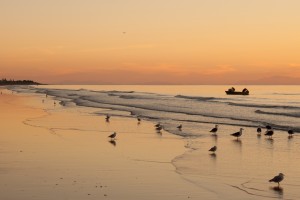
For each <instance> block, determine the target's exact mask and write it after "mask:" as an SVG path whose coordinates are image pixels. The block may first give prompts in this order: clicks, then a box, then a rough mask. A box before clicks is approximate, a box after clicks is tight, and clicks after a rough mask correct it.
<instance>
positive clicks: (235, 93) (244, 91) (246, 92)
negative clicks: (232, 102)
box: [225, 87, 249, 95]
mask: <svg viewBox="0 0 300 200" xmlns="http://www.w3.org/2000/svg"><path fill="white" fill-rule="evenodd" d="M225 92H226V94H227V95H249V90H248V89H247V88H244V89H243V91H242V92H238V91H235V89H234V87H232V88H230V89H228V90H227V91H225Z"/></svg>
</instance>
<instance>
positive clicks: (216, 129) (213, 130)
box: [209, 125, 218, 134]
mask: <svg viewBox="0 0 300 200" xmlns="http://www.w3.org/2000/svg"><path fill="white" fill-rule="evenodd" d="M217 131H218V125H216V126H215V128H213V129H211V130H210V131H209V132H211V133H213V134H216V133H217Z"/></svg>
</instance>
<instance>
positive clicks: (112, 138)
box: [108, 132, 117, 140]
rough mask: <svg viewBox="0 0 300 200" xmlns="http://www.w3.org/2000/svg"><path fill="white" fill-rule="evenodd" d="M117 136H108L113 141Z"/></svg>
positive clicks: (115, 134) (114, 134)
mask: <svg viewBox="0 0 300 200" xmlns="http://www.w3.org/2000/svg"><path fill="white" fill-rule="evenodd" d="M116 136H117V133H116V132H114V133H113V134H111V135H110V136H108V137H109V138H110V139H111V140H114V139H115V138H116Z"/></svg>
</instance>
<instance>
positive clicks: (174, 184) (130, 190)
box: [0, 91, 203, 200]
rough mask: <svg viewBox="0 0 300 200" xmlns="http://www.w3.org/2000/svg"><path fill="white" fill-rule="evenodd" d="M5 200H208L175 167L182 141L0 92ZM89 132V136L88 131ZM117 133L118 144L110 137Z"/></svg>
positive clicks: (0, 171) (131, 122)
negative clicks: (189, 198)
mask: <svg viewBox="0 0 300 200" xmlns="http://www.w3.org/2000/svg"><path fill="white" fill-rule="evenodd" d="M3 93H4V94H3V95H1V98H0V106H1V111H2V112H1V119H2V120H1V121H2V123H1V141H0V143H1V148H0V152H1V163H0V176H1V178H0V180H1V181H0V185H1V192H0V198H1V199H6V200H17V199H39V200H40V199H185V198H188V197H198V198H199V197H200V196H203V193H202V192H201V190H199V189H198V188H197V187H196V186H193V185H191V184H189V183H188V182H186V181H184V180H183V179H182V178H181V177H180V176H179V175H178V174H177V173H175V167H174V166H173V165H172V164H171V160H172V159H174V157H176V156H177V155H180V154H182V153H183V152H184V151H185V148H184V141H182V140H181V139H180V138H179V137H177V136H173V135H171V134H168V133H167V132H162V133H161V134H157V133H156V132H155V131H154V129H153V124H152V123H149V122H145V121H143V122H142V123H141V124H140V125H138V124H137V121H136V120H135V119H130V118H127V119H126V118H117V117H116V118H112V119H111V120H110V123H107V122H105V120H104V116H95V115H89V114H87V112H86V110H85V111H83V110H84V109H83V108H79V107H74V108H71V109H69V110H68V111H65V109H64V108H63V107H62V106H60V105H56V106H55V107H54V106H53V100H52V99H50V97H49V99H45V103H42V97H40V96H39V97H38V96H36V97H34V96H21V95H15V94H11V92H10V91H3ZM84 112H85V113H84ZM86 128H88V129H86ZM112 131H116V132H117V133H118V135H117V139H116V140H115V144H112V143H110V140H109V139H108V138H107V136H108V135H109V134H110V133H111V132H112Z"/></svg>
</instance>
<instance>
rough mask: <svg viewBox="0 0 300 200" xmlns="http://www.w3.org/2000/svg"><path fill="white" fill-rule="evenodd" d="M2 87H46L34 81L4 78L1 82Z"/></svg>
mask: <svg viewBox="0 0 300 200" xmlns="http://www.w3.org/2000/svg"><path fill="white" fill-rule="evenodd" d="M0 85H44V84H42V83H38V82H35V81H32V80H11V79H10V80H7V79H6V78H3V79H1V80H0Z"/></svg>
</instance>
